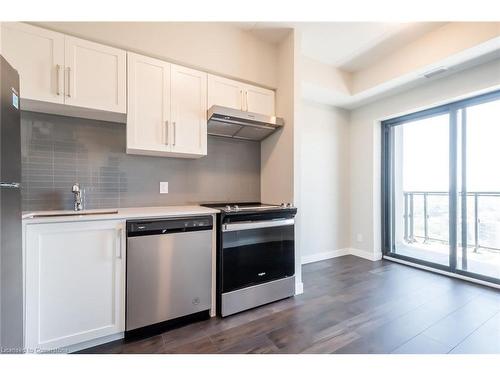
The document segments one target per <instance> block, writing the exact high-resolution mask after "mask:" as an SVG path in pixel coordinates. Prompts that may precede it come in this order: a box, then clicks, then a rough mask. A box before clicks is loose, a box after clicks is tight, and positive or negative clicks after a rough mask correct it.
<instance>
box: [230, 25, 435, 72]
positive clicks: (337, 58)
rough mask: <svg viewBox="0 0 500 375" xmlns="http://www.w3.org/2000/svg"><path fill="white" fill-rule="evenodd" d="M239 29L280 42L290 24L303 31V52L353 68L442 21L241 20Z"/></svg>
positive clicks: (384, 53)
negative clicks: (312, 21)
mask: <svg viewBox="0 0 500 375" xmlns="http://www.w3.org/2000/svg"><path fill="white" fill-rule="evenodd" d="M235 25H236V26H237V27H239V28H241V29H244V30H246V31H248V32H251V33H252V34H254V35H255V36H256V37H258V38H260V39H263V40H265V41H267V42H269V43H279V42H280V41H281V40H283V38H284V37H285V36H286V35H287V34H288V32H289V30H290V29H291V28H295V29H297V30H298V31H299V32H300V34H301V35H302V41H301V49H302V51H301V52H302V54H303V55H304V56H307V57H309V58H311V59H313V60H316V61H319V62H322V63H324V64H327V65H332V66H335V67H339V68H341V69H343V70H345V71H349V72H354V71H358V70H361V69H363V68H366V67H367V66H369V65H370V64H371V63H373V62H374V61H376V60H378V59H380V58H382V57H384V56H387V55H388V54H390V53H392V52H393V51H395V50H397V49H398V48H401V47H403V46H405V45H406V44H408V43H410V42H412V41H413V40H415V39H417V38H419V37H420V36H422V35H423V34H425V33H428V32H430V31H432V30H435V29H437V28H438V27H440V26H442V25H444V23H443V22H410V23H387V22H314V23H310V22H305V23H301V22H242V23H235Z"/></svg>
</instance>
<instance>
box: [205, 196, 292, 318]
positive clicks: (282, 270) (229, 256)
mask: <svg viewBox="0 0 500 375" xmlns="http://www.w3.org/2000/svg"><path fill="white" fill-rule="evenodd" d="M212 207H213V206H212ZM296 212H297V210H296V208H294V207H290V206H288V207H287V206H286V205H283V206H272V205H261V204H246V205H243V204H240V205H228V206H224V207H223V208H222V210H221V214H220V215H218V238H217V243H218V253H217V311H218V313H219V315H221V316H227V315H231V314H234V313H237V312H239V311H243V310H247V309H249V308H252V307H256V306H259V305H263V304H266V303H269V302H273V301H276V300H279V299H283V298H287V297H290V296H292V295H294V294H295V277H294V274H295V244H294V225H295V218H294V217H295V214H296Z"/></svg>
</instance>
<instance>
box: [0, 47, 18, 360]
mask: <svg viewBox="0 0 500 375" xmlns="http://www.w3.org/2000/svg"><path fill="white" fill-rule="evenodd" d="M19 104H20V103H19V75H18V73H17V71H16V70H15V69H14V68H13V67H12V66H11V65H10V64H9V63H8V62H7V61H6V60H5V59H4V58H3V56H0V348H1V350H2V352H4V353H5V352H12V351H14V352H15V351H18V350H20V349H21V348H22V346H23V288H22V237H21V236H22V230H21V190H20V181H21V125H20V121H21V120H20V117H21V115H20V110H19Z"/></svg>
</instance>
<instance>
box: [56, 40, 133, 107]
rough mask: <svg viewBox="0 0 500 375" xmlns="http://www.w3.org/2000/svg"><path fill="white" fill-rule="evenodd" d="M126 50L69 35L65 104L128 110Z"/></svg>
mask: <svg viewBox="0 0 500 375" xmlns="http://www.w3.org/2000/svg"><path fill="white" fill-rule="evenodd" d="M126 59H127V54H126V52H125V51H123V50H120V49H117V48H113V47H109V46H104V45H102V44H98V43H93V42H89V41H87V40H83V39H78V38H73V37H70V36H66V37H65V68H66V69H65V86H66V87H65V93H66V97H65V103H66V104H70V105H75V106H79V107H85V108H92V109H98V110H103V111H110V112H119V113H126V111H127V106H126Z"/></svg>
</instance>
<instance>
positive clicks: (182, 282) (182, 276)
mask: <svg viewBox="0 0 500 375" xmlns="http://www.w3.org/2000/svg"><path fill="white" fill-rule="evenodd" d="M212 227H213V221H212V216H199V217H185V218H173V219H154V220H138V221H127V310H126V330H127V331H131V330H135V329H138V328H142V327H146V326H150V325H153V324H156V323H162V322H165V321H169V320H171V319H175V318H180V317H184V316H187V315H190V314H194V313H198V312H202V311H204V310H209V309H210V301H211V282H212V277H211V271H212Z"/></svg>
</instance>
